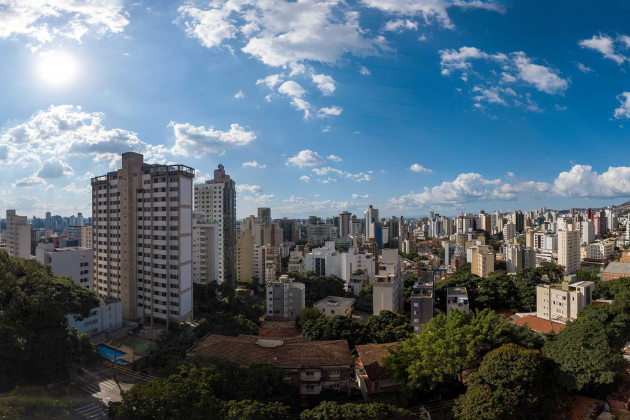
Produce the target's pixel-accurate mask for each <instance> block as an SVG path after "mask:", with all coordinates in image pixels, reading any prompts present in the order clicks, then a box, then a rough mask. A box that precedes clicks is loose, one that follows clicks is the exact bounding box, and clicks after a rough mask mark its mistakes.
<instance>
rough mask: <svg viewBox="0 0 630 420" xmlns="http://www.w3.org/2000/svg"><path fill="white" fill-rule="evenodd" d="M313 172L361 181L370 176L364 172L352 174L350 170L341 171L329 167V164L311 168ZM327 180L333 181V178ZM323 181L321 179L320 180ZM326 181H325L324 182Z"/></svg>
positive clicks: (370, 178)
mask: <svg viewBox="0 0 630 420" xmlns="http://www.w3.org/2000/svg"><path fill="white" fill-rule="evenodd" d="M312 171H313V172H315V174H317V175H318V176H325V175H329V174H336V175H338V176H340V177H342V178H346V179H351V180H353V181H356V182H363V181H371V180H372V177H371V176H370V175H369V174H367V173H364V172H359V173H358V174H352V173H350V172H346V171H342V170H341V169H337V168H331V167H330V166H325V167H323V168H313V169H312ZM328 181H329V182H330V181H333V182H334V181H335V180H334V179H331V178H328ZM322 182H323V181H322ZM324 183H327V182H324Z"/></svg>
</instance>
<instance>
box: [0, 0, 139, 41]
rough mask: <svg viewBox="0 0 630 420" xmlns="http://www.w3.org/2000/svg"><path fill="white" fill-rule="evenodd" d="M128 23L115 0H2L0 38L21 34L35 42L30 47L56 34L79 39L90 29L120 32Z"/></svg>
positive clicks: (48, 39) (100, 32)
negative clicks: (97, 0) (95, 0)
mask: <svg viewBox="0 0 630 420" xmlns="http://www.w3.org/2000/svg"><path fill="white" fill-rule="evenodd" d="M128 24H129V20H128V19H127V13H126V12H125V10H124V8H123V6H120V5H119V4H118V2H115V1H101V2H94V1H90V0H73V1H63V0H2V2H1V3H0V38H4V39H6V38H9V37H11V36H14V35H23V36H26V37H29V38H31V39H32V40H33V41H34V42H35V43H36V45H34V44H30V47H31V48H32V49H33V50H36V49H38V48H39V47H40V46H41V45H43V44H46V43H48V42H52V41H54V40H56V39H57V38H59V37H60V38H70V39H75V40H77V41H79V42H80V41H81V38H82V37H83V35H85V34H86V33H88V32H90V31H91V30H95V31H96V33H98V34H101V35H102V34H106V33H108V32H111V33H119V32H122V31H123V30H124V29H125V27H126V26H127V25H128Z"/></svg>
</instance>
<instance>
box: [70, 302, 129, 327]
mask: <svg viewBox="0 0 630 420" xmlns="http://www.w3.org/2000/svg"><path fill="white" fill-rule="evenodd" d="M68 324H69V325H70V326H72V327H75V328H76V329H77V330H78V331H79V332H80V333H86V334H89V335H90V336H92V337H94V336H96V335H98V334H102V333H107V332H112V331H115V330H117V329H119V328H121V327H122V326H123V317H122V302H121V301H119V300H116V299H108V298H105V299H103V298H101V302H100V304H99V306H97V307H96V308H94V309H92V311H91V312H90V315H89V316H88V317H87V318H83V319H82V320H81V321H79V320H77V319H76V318H75V316H74V315H68Z"/></svg>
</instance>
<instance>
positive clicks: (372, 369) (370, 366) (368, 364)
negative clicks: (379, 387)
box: [356, 342, 398, 382]
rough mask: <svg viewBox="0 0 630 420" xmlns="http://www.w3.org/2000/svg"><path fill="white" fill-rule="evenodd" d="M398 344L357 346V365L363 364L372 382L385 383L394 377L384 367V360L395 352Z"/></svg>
mask: <svg viewBox="0 0 630 420" xmlns="http://www.w3.org/2000/svg"><path fill="white" fill-rule="evenodd" d="M397 344H398V342H395V343H385V344H363V345H359V346H356V350H357V356H358V358H359V360H357V365H359V364H361V365H362V366H363V369H364V370H365V374H366V375H367V376H368V378H369V379H370V381H372V382H373V381H385V380H388V379H391V378H392V377H393V374H392V372H390V371H389V370H388V369H387V368H386V367H385V365H384V363H383V360H385V358H386V357H387V356H389V354H390V353H389V350H388V349H391V350H394V349H395V347H396V345H397Z"/></svg>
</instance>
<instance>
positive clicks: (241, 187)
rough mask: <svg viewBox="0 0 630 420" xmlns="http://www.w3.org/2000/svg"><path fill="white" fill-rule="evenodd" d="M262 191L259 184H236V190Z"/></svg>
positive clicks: (247, 191)
mask: <svg viewBox="0 0 630 420" xmlns="http://www.w3.org/2000/svg"><path fill="white" fill-rule="evenodd" d="M260 191H262V188H261V187H260V186H259V185H247V184H236V192H239V193H240V192H246V193H251V194H253V193H256V192H260Z"/></svg>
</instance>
